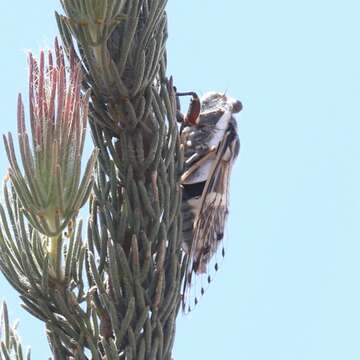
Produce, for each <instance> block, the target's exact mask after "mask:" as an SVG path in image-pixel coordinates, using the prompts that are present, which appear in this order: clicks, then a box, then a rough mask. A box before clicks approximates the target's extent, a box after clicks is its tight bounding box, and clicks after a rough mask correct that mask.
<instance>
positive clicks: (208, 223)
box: [177, 92, 242, 312]
mask: <svg viewBox="0 0 360 360" xmlns="http://www.w3.org/2000/svg"><path fill="white" fill-rule="evenodd" d="M177 95H178V96H182V95H191V96H192V100H191V103H190V106H189V110H188V112H187V114H186V116H183V115H181V113H180V112H178V116H177V117H178V120H179V121H181V123H182V124H181V129H180V138H181V143H182V145H183V148H184V160H185V162H184V171H183V173H182V176H181V184H182V208H181V212H182V218H183V221H182V249H183V251H184V252H185V254H186V255H187V260H186V269H185V271H186V273H185V278H184V283H183V293H182V306H183V311H184V312H188V311H190V310H191V309H192V308H193V307H194V305H196V304H197V302H198V299H199V296H200V295H203V294H204V291H205V290H204V286H203V285H201V288H200V289H198V290H199V294H195V295H193V294H192V292H191V295H190V291H191V289H192V288H193V286H194V284H193V283H194V281H195V279H196V278H197V277H199V276H202V277H203V276H205V277H206V282H207V283H210V282H211V280H212V279H211V275H210V274H211V272H212V271H213V270H215V271H217V269H218V263H217V262H215V264H212V262H211V260H212V258H213V257H214V255H215V254H216V253H217V252H218V251H220V253H221V256H224V248H223V240H224V228H225V223H226V219H227V216H228V213H229V181H230V173H231V169H232V167H233V164H234V161H235V159H236V158H237V156H238V154H239V150H240V141H239V137H238V134H237V124H236V120H235V118H234V116H233V114H235V113H238V112H240V111H241V109H242V104H241V102H240V101H238V100H235V99H233V98H231V97H229V96H227V95H225V94H223V93H218V92H209V93H206V94H205V95H204V96H203V97H202V98H201V99H199V97H198V96H197V95H196V94H195V93H193V92H189V93H178V94H177ZM210 264H211V265H213V268H212V269H209V267H210ZM198 290H196V291H198Z"/></svg>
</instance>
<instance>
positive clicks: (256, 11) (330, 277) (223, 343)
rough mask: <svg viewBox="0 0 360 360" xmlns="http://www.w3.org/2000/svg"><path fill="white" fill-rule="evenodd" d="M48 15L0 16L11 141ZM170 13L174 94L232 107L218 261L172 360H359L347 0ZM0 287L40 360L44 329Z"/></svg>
mask: <svg viewBox="0 0 360 360" xmlns="http://www.w3.org/2000/svg"><path fill="white" fill-rule="evenodd" d="M20 4H21V7H20ZM56 7H58V1H56V0H47V1H38V2H34V1H31V2H27V1H23V2H8V1H6V2H5V1H2V2H1V3H0V13H1V15H2V16H1V22H0V39H1V44H2V51H1V53H2V56H1V58H0V75H1V84H2V86H1V89H0V94H1V97H0V99H1V100H0V105H1V106H0V119H1V120H0V133H5V132H6V131H8V130H11V131H14V129H15V110H16V96H17V92H18V91H20V90H23V89H25V87H26V81H27V79H26V77H27V70H26V59H25V50H26V49H32V50H34V51H35V52H36V51H38V50H39V48H40V47H43V46H44V45H46V46H48V45H49V44H51V42H52V39H53V36H54V35H55V34H56V31H57V30H56V24H55V20H54V17H53V11H54V9H55V8H56ZM168 13H169V42H168V52H169V74H172V75H173V76H174V78H175V81H176V85H177V87H178V88H179V89H181V90H182V91H187V90H195V91H197V92H198V93H200V94H201V93H202V92H205V91H207V90H227V93H228V94H229V95H231V96H233V97H236V98H239V99H240V100H241V101H242V102H243V104H244V111H243V112H242V113H241V114H240V115H239V116H238V117H237V118H238V124H239V135H240V139H241V152H240V156H239V159H238V161H237V163H236V165H235V169H234V173H233V178H232V188H231V212H230V219H229V224H228V225H229V226H228V230H229V231H228V233H229V236H228V237H229V241H228V248H227V257H226V259H225V261H224V263H223V266H222V269H221V272H220V273H219V275H218V276H217V279H216V281H215V282H214V284H213V285H212V286H211V287H210V289H209V290H208V293H207V296H206V297H205V298H204V299H203V301H202V302H201V304H200V305H199V306H198V308H197V309H196V311H194V312H193V313H192V314H191V315H189V316H186V317H183V316H181V315H180V316H179V320H178V331H177V339H176V343H175V348H174V357H175V359H176V360H185V359H186V360H188V359H189V360H191V359H207V360H218V359H236V360H237V359H239V360H323V359H324V360H343V359H346V360H358V359H360V345H359V344H360V309H359V304H360V290H359V288H360V262H359V258H360V228H359V218H360V171H359V168H360V166H359V165H360V164H359V159H360V142H359V137H360V125H359V124H360V122H359V119H360V106H359V105H360V101H359V100H360V21H359V18H360V3H359V1H356V0H352V1H351V0H342V1H340V0H337V1H335V0H333V1H330V0H327V1H325V0H312V1H310V0H303V1H289V0H288V1H285V0H283V1H281V0H273V1H265V0H252V1H239V0H223V1H221V2H219V1H210V0H207V1H206V0H196V1H190V0H183V1H181V2H180V1H177V2H176V1H175V0H169V7H168ZM2 149H3V148H2ZM2 151H3V150H2ZM6 167H7V161H6V159H5V158H4V157H1V158H0V173H1V171H2V172H3V173H5V169H6ZM1 169H2V170H1ZM0 285H1V288H2V292H1V294H0V296H1V297H2V298H4V299H6V300H7V302H8V304H9V307H10V312H11V314H12V318H15V317H17V318H20V320H21V323H20V332H21V335H22V338H23V340H24V345H26V344H31V345H32V348H33V353H34V359H39V360H41V359H46V356H47V354H48V350H47V347H46V346H47V345H46V340H45V336H44V335H43V332H42V325H39V323H38V322H37V321H36V320H33V319H32V318H31V317H30V316H29V315H27V314H26V313H25V312H24V311H22V310H20V308H19V300H18V298H17V296H16V294H15V292H14V291H12V290H11V289H10V287H9V286H8V285H7V284H6V282H5V280H4V279H3V277H1V278H0Z"/></svg>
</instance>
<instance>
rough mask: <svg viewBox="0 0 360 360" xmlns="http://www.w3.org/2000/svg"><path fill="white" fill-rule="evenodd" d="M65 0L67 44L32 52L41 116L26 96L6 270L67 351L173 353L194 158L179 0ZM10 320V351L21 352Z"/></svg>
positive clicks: (1, 209)
mask: <svg viewBox="0 0 360 360" xmlns="http://www.w3.org/2000/svg"><path fill="white" fill-rule="evenodd" d="M61 4H62V8H63V13H62V14H56V19H57V22H58V26H59V30H60V35H61V39H62V44H63V45H59V44H58V41H56V42H55V50H54V51H53V52H50V53H49V54H45V53H41V54H40V56H39V59H38V60H36V59H35V56H32V55H30V57H29V74H30V76H29V90H30V91H29V116H27V115H26V111H25V110H24V106H23V101H22V99H21V97H19V101H18V140H17V141H15V140H14V139H13V137H12V136H11V134H9V135H8V136H6V137H4V142H5V147H6V152H7V156H8V159H9V164H10V166H9V171H8V178H7V180H6V182H5V185H4V188H3V199H2V201H1V205H0V220H1V223H0V269H1V271H2V272H3V274H4V275H5V277H6V278H7V280H8V281H9V282H10V283H11V285H12V286H13V287H14V288H15V289H16V290H17V291H18V292H19V294H20V297H21V299H22V302H23V306H24V308H25V309H26V310H27V311H29V312H30V313H31V314H32V315H33V316H34V317H35V318H37V319H39V320H41V321H43V322H44V323H45V325H46V334H47V337H48V341H49V344H50V347H51V350H52V353H53V358H54V359H94V360H100V359H127V360H130V359H139V360H140V359H158V360H166V359H171V350H172V345H173V341H174V335H175V319H176V316H177V313H178V311H179V305H180V287H181V280H182V276H183V273H184V271H183V269H182V268H183V255H182V252H181V236H180V232H181V219H180V214H179V209H180V206H181V190H180V185H179V182H180V175H181V170H182V163H183V161H182V154H181V148H180V142H179V136H178V128H177V124H176V104H175V103H176V101H175V93H174V90H173V84H172V81H171V80H168V79H167V78H166V52H165V45H166V38H167V23H166V14H165V5H166V1H165V0H61ZM27 119H28V120H27ZM27 121H28V123H27ZM87 124H89V126H90V129H91V134H92V139H93V142H94V151H93V153H92V154H91V155H90V156H89V160H87V162H86V164H85V166H82V160H83V161H84V159H82V153H83V147H84V137H85V133H86V128H87ZM86 201H88V204H89V206H88V209H89V220H88V222H87V225H86V226H84V225H83V223H82V221H81V220H79V218H78V213H79V210H80V208H81V207H82V206H83V205H84V204H85V203H86ZM3 314H4V315H3V317H4V329H5V330H4V334H3V338H2V345H1V351H2V352H1V358H2V357H4V359H8V358H13V357H14V358H16V359H18V358H19V359H21V358H22V356H23V355H22V349H21V345H19V342H18V338H17V336H16V333H15V331H14V330H11V328H10V326H9V324H8V320H7V311H6V308H4V311H3ZM12 356H13V357H12ZM28 358H30V355H28Z"/></svg>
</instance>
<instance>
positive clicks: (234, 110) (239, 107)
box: [232, 100, 243, 114]
mask: <svg viewBox="0 0 360 360" xmlns="http://www.w3.org/2000/svg"><path fill="white" fill-rule="evenodd" d="M242 108H243V106H242V103H241V101H240V100H236V101H235V102H234V103H233V106H232V113H233V114H237V113H239V112H240V111H241V110H242Z"/></svg>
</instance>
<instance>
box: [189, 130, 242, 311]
mask: <svg viewBox="0 0 360 360" xmlns="http://www.w3.org/2000/svg"><path fill="white" fill-rule="evenodd" d="M238 149H239V139H238V137H237V134H236V132H234V131H227V132H226V133H225V135H224V137H223V139H222V140H221V142H220V143H219V146H218V148H217V150H216V157H215V159H214V161H213V164H212V167H211V170H210V173H209V176H208V179H207V181H206V183H205V186H204V190H203V193H202V196H201V200H200V205H199V208H198V213H197V215H196V218H195V222H194V231H193V234H194V236H193V240H192V244H191V249H190V252H189V254H188V258H187V263H186V270H185V271H186V275H185V279H184V283H183V297H182V301H183V304H182V305H183V311H184V312H188V311H190V310H191V309H192V308H193V307H194V306H195V305H196V304H197V302H198V301H199V299H200V297H201V296H202V295H203V294H204V292H205V290H206V287H207V284H210V282H211V281H212V275H211V274H212V273H213V272H216V271H217V269H218V263H217V261H215V262H214V264H213V267H211V264H210V263H211V259H212V258H214V256H215V257H216V253H217V252H220V254H221V257H223V256H224V254H225V252H224V248H223V240H224V229H225V223H226V218H227V215H228V212H229V211H228V204H229V180H230V172H231V168H232V166H233V162H234V160H235V158H236V156H237V153H238ZM199 277H200V278H201V279H199V280H200V284H199V287H197V284H196V282H197V278H199Z"/></svg>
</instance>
